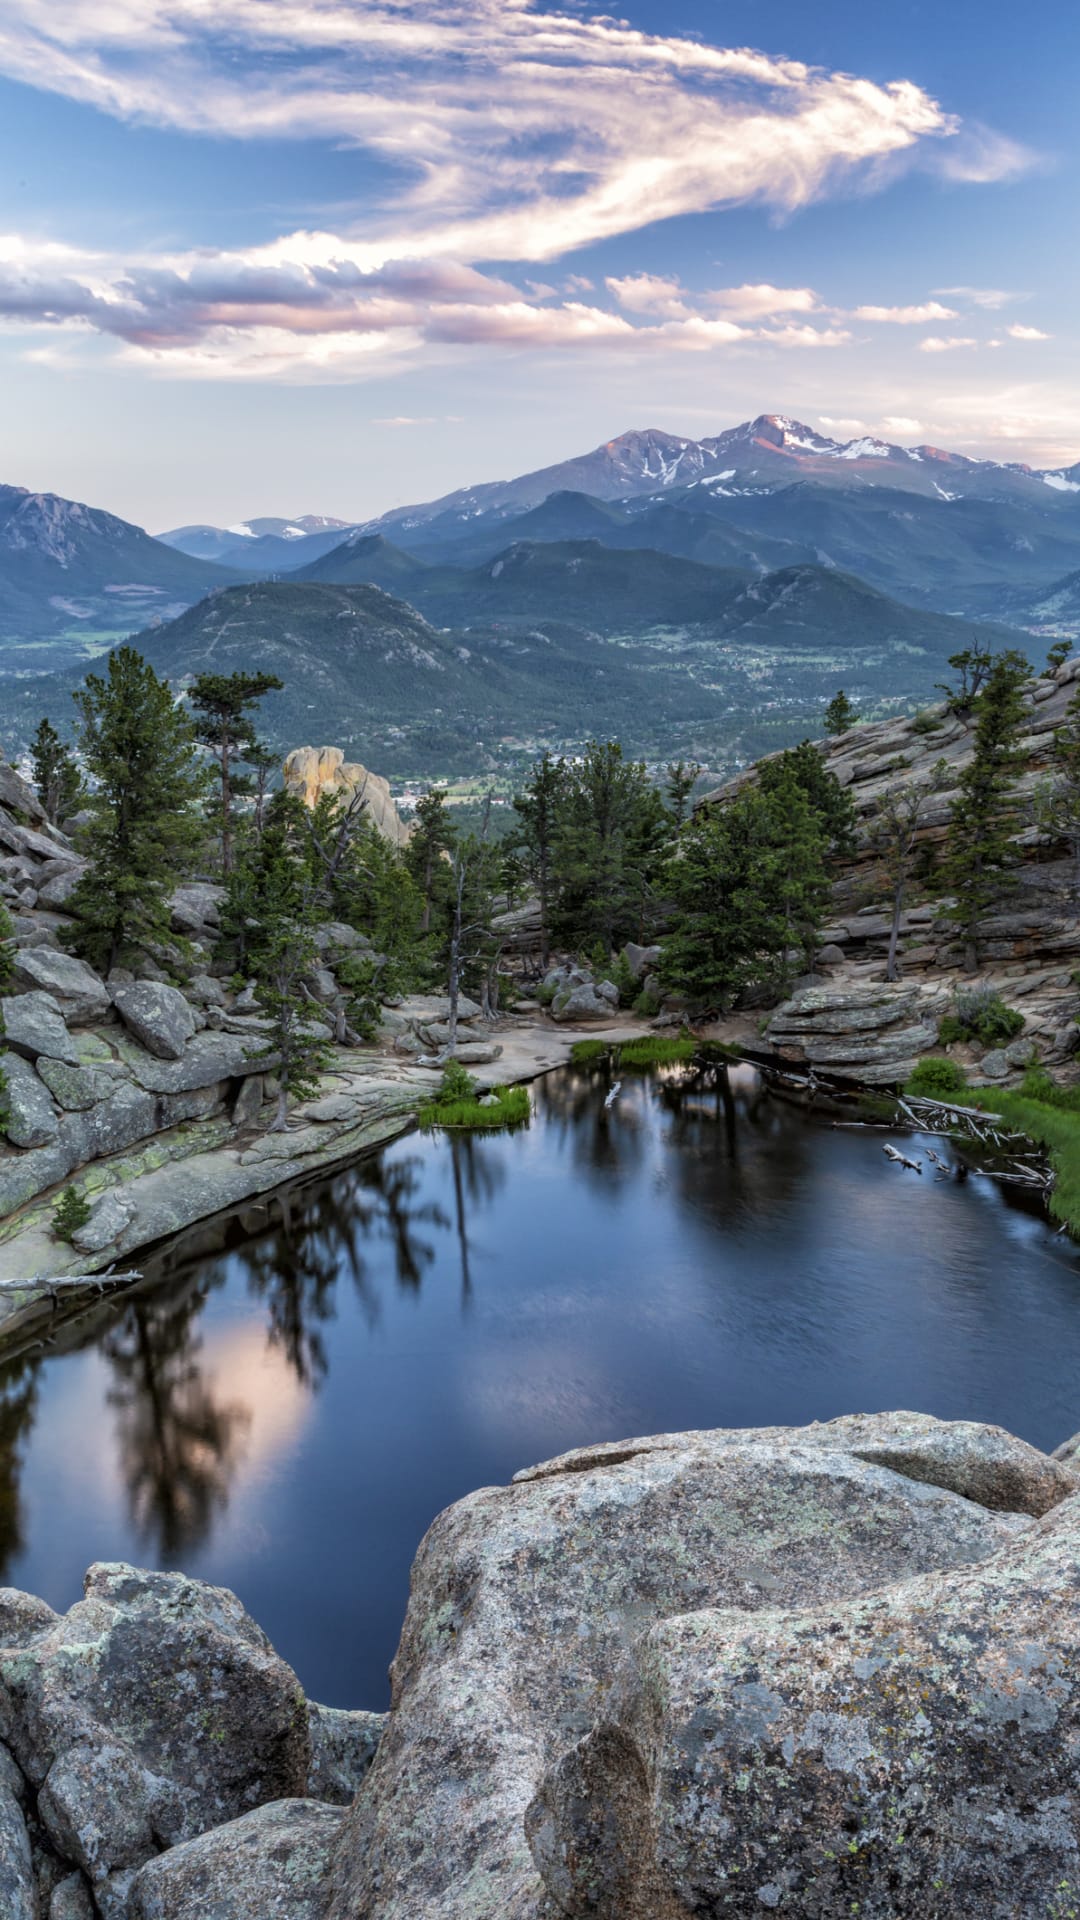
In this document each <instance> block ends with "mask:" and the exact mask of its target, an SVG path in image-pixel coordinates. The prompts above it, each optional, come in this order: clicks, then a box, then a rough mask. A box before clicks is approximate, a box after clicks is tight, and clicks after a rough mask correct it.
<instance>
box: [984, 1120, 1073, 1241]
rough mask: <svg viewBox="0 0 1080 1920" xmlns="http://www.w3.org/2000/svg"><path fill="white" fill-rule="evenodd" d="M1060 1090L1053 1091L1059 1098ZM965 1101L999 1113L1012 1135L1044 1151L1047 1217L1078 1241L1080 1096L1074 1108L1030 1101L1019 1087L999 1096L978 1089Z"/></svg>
mask: <svg viewBox="0 0 1080 1920" xmlns="http://www.w3.org/2000/svg"><path fill="white" fill-rule="evenodd" d="M1063 1091H1064V1090H1063V1089H1060V1088H1055V1089H1054V1092H1055V1094H1057V1095H1058V1096H1059V1097H1060V1095H1061V1094H1062V1092H1063ZM1065 1097H1066V1098H1068V1097H1069V1095H1068V1094H1066V1096H1065ZM967 1098H968V1099H969V1100H970V1101H971V1103H972V1105H973V1106H974V1105H977V1106H980V1107H983V1108H985V1109H986V1111H987V1112H988V1113H1000V1115H1001V1117H1002V1119H1003V1120H1006V1121H1007V1122H1008V1124H1009V1126H1010V1127H1012V1128H1013V1129H1014V1130H1015V1132H1017V1133H1023V1134H1026V1136H1027V1138H1028V1139H1029V1140H1033V1141H1034V1142H1035V1144H1036V1146H1039V1147H1043V1148H1045V1150H1046V1153H1047V1155H1048V1157H1049V1160H1050V1166H1051V1169H1052V1171H1053V1175H1054V1184H1053V1187H1052V1188H1051V1190H1050V1194H1049V1196H1048V1200H1047V1205H1048V1207H1049V1210H1050V1214H1051V1216H1052V1218H1053V1219H1055V1220H1060V1221H1062V1223H1063V1224H1064V1225H1065V1226H1067V1227H1068V1229H1069V1232H1070V1233H1071V1234H1073V1235H1074V1236H1076V1237H1077V1238H1080V1097H1078V1099H1077V1105H1074V1106H1071V1107H1063V1106H1059V1105H1056V1104H1055V1105H1050V1104H1049V1102H1047V1101H1045V1100H1038V1099H1033V1098H1032V1097H1031V1095H1030V1094H1027V1093H1025V1092H1024V1091H1023V1089H1022V1088H1021V1089H1019V1090H1018V1091H1016V1092H1008V1091H1002V1092H1000V1093H999V1092H998V1090H997V1088H996V1087H979V1088H978V1089H977V1090H976V1091H973V1092H972V1093H970V1094H969V1095H968V1096H967Z"/></svg>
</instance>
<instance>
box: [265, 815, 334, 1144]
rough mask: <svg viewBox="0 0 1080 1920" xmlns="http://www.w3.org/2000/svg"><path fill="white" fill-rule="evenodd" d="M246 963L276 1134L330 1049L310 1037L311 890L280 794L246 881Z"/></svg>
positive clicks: (314, 955)
mask: <svg viewBox="0 0 1080 1920" xmlns="http://www.w3.org/2000/svg"><path fill="white" fill-rule="evenodd" d="M244 881H245V897H244V907H245V911H246V935H247V938H246V952H245V964H246V967H247V970H248V971H249V973H250V974H251V977H252V979H253V980H254V982H255V998H256V1000H257V1001H258V1003H259V1005H260V1007H261V1008H262V1010H263V1012H264V1013H265V1014H266V1015H268V1017H269V1019H270V1022H271V1026H270V1031H269V1033H268V1034H267V1054H268V1056H270V1057H271V1058H273V1061H274V1072H275V1074H276V1076H277V1083H278V1104H277V1114H276V1116H275V1119H274V1126H273V1131H275V1132H277V1133H281V1132H284V1130H285V1128H286V1127H287V1125H288V1110H289V1102H290V1100H297V1099H306V1098H308V1097H309V1096H310V1095H311V1094H312V1093H314V1092H315V1091H316V1089H317V1087H318V1079H319V1074H320V1073H322V1072H323V1071H324V1070H325V1068H326V1067H327V1066H328V1065H329V1060H330V1055H329V1051H328V1049H327V1045H326V1042H325V1040H324V1039H323V1038H321V1037H320V1036H319V1035H317V1034H315V1033H313V1032H312V1017H313V1013H314V1012H315V1009H313V1007H312V1004H311V1000H310V999H309V996H308V994H307V993H306V992H305V990H304V978H305V975H306V974H309V973H310V972H311V970H312V968H313V967H314V966H315V965H316V964H317V961H318V949H317V948H316V945H315V940H314V936H313V933H312V899H311V894H312V889H311V882H310V877H309V874H308V870H307V866H306V862H305V857H304V849H303V846H302V843H300V842H299V839H298V834H297V825H296V816H295V806H294V804H293V802H292V799H291V796H289V795H285V794H278V795H275V797H274V799H273V800H272V801H271V803H270V807H269V809H268V812H267V820H266V825H265V827H264V830H263V833H262V835H261V837H260V839H259V841H258V843H257V847H256V850H255V853H254V855H253V858H252V860H251V862H250V865H249V866H248V867H247V869H246V871H245V875H244Z"/></svg>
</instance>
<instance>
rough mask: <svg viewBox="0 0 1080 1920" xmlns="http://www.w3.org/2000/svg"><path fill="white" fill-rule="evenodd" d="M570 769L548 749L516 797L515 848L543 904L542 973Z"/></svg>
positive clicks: (548, 944)
mask: <svg viewBox="0 0 1080 1920" xmlns="http://www.w3.org/2000/svg"><path fill="white" fill-rule="evenodd" d="M566 787H567V769H566V763H565V761H563V760H553V759H552V757H551V754H550V752H548V751H547V749H545V751H544V753H543V754H542V755H541V757H540V759H539V760H538V761H537V762H536V765H535V766H534V767H533V770H532V772H531V774H530V775H529V778H528V780H527V781H526V782H525V786H524V788H523V789H522V791H521V793H516V794H515V795H514V812H515V813H516V814H517V817H518V826H517V830H516V834H515V844H516V845H517V846H519V847H520V848H521V850H522V853H523V855H524V858H525V864H526V870H527V872H528V875H529V878H530V880H531V881H532V884H533V886H534V887H535V888H536V892H537V897H538V899H539V902H540V970H541V972H542V973H546V972H547V970H548V963H549V961H550V959H551V914H552V906H553V903H554V897H555V871H554V866H555V850H556V844H557V840H558V833H559V819H560V811H561V808H562V803H563V800H564V798H565V795H566Z"/></svg>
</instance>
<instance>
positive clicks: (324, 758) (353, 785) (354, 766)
mask: <svg viewBox="0 0 1080 1920" xmlns="http://www.w3.org/2000/svg"><path fill="white" fill-rule="evenodd" d="M284 774H285V785H286V787H288V789H289V791H290V792H291V793H296V794H299V796H300V798H301V799H302V800H303V801H304V803H305V805H306V806H309V807H313V806H314V805H315V803H316V801H317V800H320V799H321V798H322V796H323V794H325V793H330V794H335V795H336V794H340V795H341V796H342V798H344V799H345V800H348V801H351V800H352V799H353V798H354V797H356V796H359V797H360V799H361V800H362V802H363V804H364V807H365V810H366V812H367V814H368V817H369V818H370V820H371V823H372V825H373V826H375V827H377V828H378V831H379V832H380V833H381V834H382V836H383V838H384V840H389V841H391V842H392V844H393V845H394V846H395V847H403V846H404V845H405V842H406V841H407V840H408V838H409V828H408V827H407V826H406V825H405V822H404V820H403V819H402V818H401V815H400V814H399V812H398V810H397V807H396V806H395V804H394V799H393V795H392V794H391V792H390V785H389V782H388V781H386V780H384V779H383V778H382V777H381V775H380V774H377V773H369V771H368V769H367V768H366V767H362V766H361V765H360V764H359V762H358V761H354V760H346V758H345V755H344V754H343V753H342V751H341V748H340V747H294V748H293V751H292V752H291V753H290V754H288V755H287V756H286V759H285V766H284Z"/></svg>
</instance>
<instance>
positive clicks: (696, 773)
mask: <svg viewBox="0 0 1080 1920" xmlns="http://www.w3.org/2000/svg"><path fill="white" fill-rule="evenodd" d="M700 776H701V768H700V767H699V765H698V763H697V761H696V760H672V762H671V763H670V765H669V767H668V770H667V801H668V806H669V807H670V809H671V812H672V814H673V815H674V818H675V831H676V833H680V832H681V831H682V826H683V822H684V821H685V820H686V819H687V818H688V816H689V813H690V802H691V799H692V797H693V792H694V788H695V787H696V786H697V783H698V780H699V778H700Z"/></svg>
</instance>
